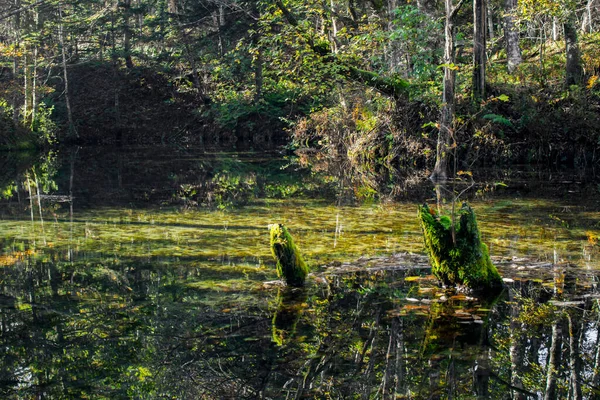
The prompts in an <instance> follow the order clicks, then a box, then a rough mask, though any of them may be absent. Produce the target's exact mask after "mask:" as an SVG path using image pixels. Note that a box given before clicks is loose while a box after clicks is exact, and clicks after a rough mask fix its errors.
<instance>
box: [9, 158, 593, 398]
mask: <svg viewBox="0 0 600 400" xmlns="http://www.w3.org/2000/svg"><path fill="white" fill-rule="evenodd" d="M19 160H21V161H20V162H19V163H12V164H10V163H9V164H10V165H17V164H18V165H19V166H18V167H15V168H14V169H13V170H11V171H10V172H8V170H6V174H5V175H6V176H5V177H4V178H3V179H4V180H3V182H2V183H3V185H5V186H6V185H9V184H10V182H13V181H14V182H15V183H16V184H15V185H13V186H14V190H12V191H10V195H9V196H7V197H9V198H8V199H5V200H3V201H2V203H1V207H0V244H1V245H2V248H1V250H2V252H1V254H0V320H1V324H0V328H1V330H0V340H1V343H2V348H3V349H5V351H3V352H2V353H0V363H1V364H2V369H1V371H2V372H1V373H0V374H1V376H0V394H1V395H2V397H3V398H110V399H112V398H186V399H187V398H215V399H216V398H236V399H237V398H415V399H420V398H477V396H481V397H482V398H498V399H501V398H507V399H508V398H515V399H516V398H542V397H543V396H544V395H545V394H546V393H548V396H550V397H549V398H567V397H571V398H578V397H577V396H578V393H581V397H583V398H593V397H594V396H595V393H596V392H595V390H596V389H595V388H597V387H598V385H599V384H600V382H599V380H600V377H599V376H598V371H599V364H600V353H598V352H597V349H598V346H597V340H598V338H600V336H599V335H598V331H599V329H600V325H599V324H598V321H599V315H598V298H599V296H600V294H599V293H598V289H597V282H598V271H599V270H600V264H599V258H598V245H597V240H598V239H597V235H598V231H599V229H598V228H599V225H598V223H599V221H600V206H599V204H598V201H597V200H596V198H597V186H595V184H594V182H593V179H591V182H586V183H585V184H584V182H582V183H581V184H580V183H578V182H580V181H581V179H580V178H581V176H579V175H576V174H567V173H565V174H560V175H559V176H558V177H556V176H554V177H549V176H542V177H541V179H540V177H538V179H536V180H531V179H523V177H522V176H521V175H519V174H516V173H514V172H502V173H500V172H499V173H498V174H500V175H501V178H502V183H503V185H494V183H496V182H498V179H495V180H494V181H490V182H491V183H490V182H486V183H482V184H481V185H478V186H477V187H475V188H474V189H473V190H471V191H470V192H469V193H468V194H467V195H468V197H470V198H471V204H472V205H473V207H474V209H475V210H476V213H477V215H478V219H479V224H480V228H481V229H482V235H483V239H484V241H485V242H486V243H488V245H489V246H490V252H491V254H492V255H493V256H494V260H495V261H496V264H497V265H498V267H499V269H500V270H501V272H502V274H503V276H504V277H505V279H506V283H507V289H506V290H505V291H504V292H502V293H500V294H498V295H497V296H492V297H491V298H486V299H481V298H477V297H476V296H468V295H465V294H460V293H452V292H446V291H444V290H442V289H441V288H439V287H438V285H437V283H436V282H435V280H433V279H432V277H431V276H430V269H429V268H428V263H427V260H426V258H424V257H423V245H422V238H421V235H420V230H419V229H420V228H419V226H418V224H417V221H416V206H415V204H417V203H419V202H422V201H425V200H427V199H432V198H433V197H434V192H433V189H432V188H430V187H427V186H426V185H424V186H423V188H421V189H420V190H419V191H417V192H418V193H419V195H418V196H415V198H414V199H410V201H406V202H400V203H373V204H362V205H358V204H352V203H351V201H349V199H347V198H341V197H339V196H338V195H339V194H341V193H344V194H345V193H347V192H348V190H347V189H348V188H342V187H340V184H339V182H337V181H335V179H334V178H332V177H328V176H327V175H326V174H320V175H319V174H315V173H313V172H311V171H307V170H304V169H301V168H299V167H297V166H296V165H294V163H293V160H290V159H289V158H285V157H284V156H283V154H282V153H272V154H264V153H263V154H256V153H252V152H238V153H231V152H222V151H215V150H173V149H168V151H167V150H163V151H160V152H158V153H149V152H148V151H147V150H145V149H127V150H122V151H119V152H106V151H99V150H87V149H79V150H73V151H70V152H69V151H65V152H63V153H61V154H54V155H50V156H46V157H45V158H44V159H43V160H42V163H39V162H38V160H33V161H31V162H28V161H27V160H26V159H25V158H19ZM32 168H33V169H32ZM36 179H37V185H36V184H35V181H36ZM5 182H8V184H6V183H5ZM27 182H29V186H30V187H28V186H27ZM504 185H507V187H505V186H504ZM36 186H39V187H40V193H39V194H40V195H41V196H38V197H36V195H37V194H38V193H37V191H36V189H35V187H36ZM30 189H31V193H32V194H33V196H29V191H30ZM3 190H4V188H3ZM38 198H39V199H40V202H39V204H38V202H37V200H38ZM40 204H41V210H40V207H39V205H40ZM276 222H280V223H284V224H286V225H287V226H288V227H289V228H290V231H291V232H292V234H293V236H294V237H295V239H296V241H297V243H298V245H299V247H300V248H301V250H302V252H303V254H304V255H305V258H306V259H307V261H308V262H309V264H310V265H311V267H312V269H313V271H314V273H313V275H312V276H311V277H310V279H309V282H308V285H307V288H306V289H304V290H290V289H287V288H285V287H282V286H281V285H279V284H277V283H276V282H273V281H275V280H277V277H276V274H275V270H274V262H273V260H272V258H271V255H270V253H269V249H268V229H267V226H268V224H270V223H276Z"/></svg>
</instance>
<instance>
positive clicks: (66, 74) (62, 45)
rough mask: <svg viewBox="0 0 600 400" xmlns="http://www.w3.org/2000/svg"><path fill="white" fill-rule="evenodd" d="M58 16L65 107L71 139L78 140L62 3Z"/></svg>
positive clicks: (59, 6)
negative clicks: (74, 121)
mask: <svg viewBox="0 0 600 400" xmlns="http://www.w3.org/2000/svg"><path fill="white" fill-rule="evenodd" d="M58 14H59V17H60V24H59V25H58V40H59V42H60V52H61V56H62V69H63V78H64V81H65V105H66V107H67V119H68V121H69V131H68V137H69V138H76V137H77V136H78V134H77V130H76V129H75V124H74V123H73V110H72V109H71V96H70V92H69V72H68V71H67V53H66V51H65V35H64V26H63V14H62V6H61V3H59V4H58Z"/></svg>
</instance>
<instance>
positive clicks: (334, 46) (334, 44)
mask: <svg viewBox="0 0 600 400" xmlns="http://www.w3.org/2000/svg"><path fill="white" fill-rule="evenodd" d="M329 7H331V51H332V52H333V54H337V52H338V21H337V19H336V17H335V11H336V6H335V3H334V2H333V0H331V1H330V3H329Z"/></svg>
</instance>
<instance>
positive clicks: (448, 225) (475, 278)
mask: <svg viewBox="0 0 600 400" xmlns="http://www.w3.org/2000/svg"><path fill="white" fill-rule="evenodd" d="M418 215H419V220H420V222H421V228H423V237H424V239H425V248H426V249H427V253H428V255H429V260H430V261H431V264H432V272H433V275H435V276H436V277H437V278H438V279H439V280H441V281H442V282H443V283H444V284H445V285H447V286H457V285H462V286H465V287H468V288H470V289H473V290H483V289H488V288H494V287H501V286H502V278H501V277H500V274H499V273H498V270H497V269H496V267H495V266H494V265H493V264H492V260H491V259H490V254H489V251H488V247H487V246H486V245H485V243H482V242H481V236H480V233H479V228H478V227H477V220H476V219H475V213H474V212H473V210H472V209H471V207H469V205H468V204H467V203H463V205H462V207H461V208H460V210H459V211H458V213H457V216H456V217H457V218H456V221H457V222H456V223H455V226H454V238H453V232H452V220H451V219H450V218H449V217H448V216H439V215H436V213H435V211H434V210H432V209H431V208H429V206H428V205H427V204H425V205H422V206H419V212H418Z"/></svg>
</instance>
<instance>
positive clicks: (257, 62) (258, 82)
mask: <svg viewBox="0 0 600 400" xmlns="http://www.w3.org/2000/svg"><path fill="white" fill-rule="evenodd" d="M256 51H257V53H256V57H255V59H254V86H255V91H254V104H258V102H259V101H260V99H261V98H262V88H263V57H262V49H261V48H260V46H259V47H258V49H257V50H256Z"/></svg>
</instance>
